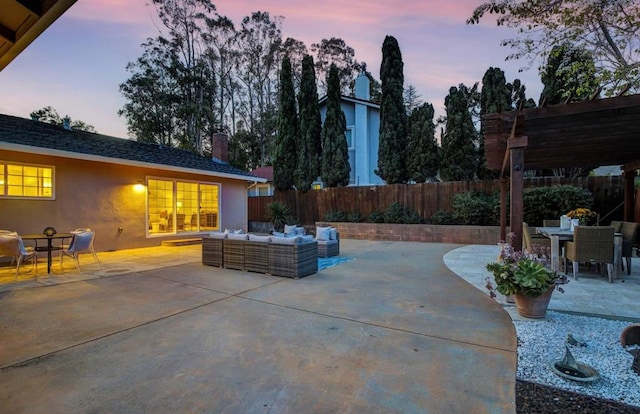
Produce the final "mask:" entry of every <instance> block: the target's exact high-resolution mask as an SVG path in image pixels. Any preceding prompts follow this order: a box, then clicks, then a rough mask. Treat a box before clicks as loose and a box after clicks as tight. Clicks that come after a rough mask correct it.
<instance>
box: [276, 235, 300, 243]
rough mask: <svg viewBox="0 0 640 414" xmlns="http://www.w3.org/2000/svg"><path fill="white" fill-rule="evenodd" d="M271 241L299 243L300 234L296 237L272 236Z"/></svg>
mask: <svg viewBox="0 0 640 414" xmlns="http://www.w3.org/2000/svg"><path fill="white" fill-rule="evenodd" d="M271 243H275V244H298V236H295V237H271Z"/></svg>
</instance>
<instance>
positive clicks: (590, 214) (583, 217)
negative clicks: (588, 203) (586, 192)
mask: <svg viewBox="0 0 640 414" xmlns="http://www.w3.org/2000/svg"><path fill="white" fill-rule="evenodd" d="M596 215H597V214H596V213H595V212H594V211H591V210H589V209H588V208H583V207H580V208H576V209H575V210H571V211H570V212H568V213H567V217H569V218H570V219H578V220H579V221H580V225H585V224H587V223H588V221H589V220H591V219H592V218H594V217H595V216H596Z"/></svg>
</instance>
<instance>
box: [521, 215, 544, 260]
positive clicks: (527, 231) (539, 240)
mask: <svg viewBox="0 0 640 414" xmlns="http://www.w3.org/2000/svg"><path fill="white" fill-rule="evenodd" d="M522 247H523V248H524V250H525V251H526V252H527V253H529V254H534V253H537V254H539V253H541V251H540V250H541V248H542V249H544V250H549V249H551V241H550V240H549V238H548V237H545V236H543V235H541V234H537V233H535V232H532V229H531V227H529V225H528V224H527V223H525V222H522Z"/></svg>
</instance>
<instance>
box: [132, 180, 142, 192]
mask: <svg viewBox="0 0 640 414" xmlns="http://www.w3.org/2000/svg"><path fill="white" fill-rule="evenodd" d="M133 191H135V192H136V193H143V192H144V184H143V183H142V180H138V182H136V183H135V184H134V185H133Z"/></svg>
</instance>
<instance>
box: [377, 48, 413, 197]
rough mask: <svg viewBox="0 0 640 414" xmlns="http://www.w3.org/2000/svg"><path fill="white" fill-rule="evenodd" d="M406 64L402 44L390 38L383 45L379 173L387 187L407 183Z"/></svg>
mask: <svg viewBox="0 0 640 414" xmlns="http://www.w3.org/2000/svg"><path fill="white" fill-rule="evenodd" d="M403 67H404V63H403V62H402V54H401V53H400V47H399V46H398V41H397V40H396V39H395V38H394V37H393V36H387V37H385V39H384V42H383V44H382V63H381V64H380V81H381V82H382V99H381V102H380V144H379V147H378V169H377V170H376V171H375V173H376V174H377V175H378V176H380V178H382V179H383V180H385V181H386V182H387V184H397V183H404V182H406V181H407V167H406V160H405V154H406V150H407V114H406V112H405V108H404V100H403V92H404V87H403V83H404V74H403Z"/></svg>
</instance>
